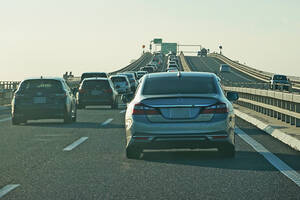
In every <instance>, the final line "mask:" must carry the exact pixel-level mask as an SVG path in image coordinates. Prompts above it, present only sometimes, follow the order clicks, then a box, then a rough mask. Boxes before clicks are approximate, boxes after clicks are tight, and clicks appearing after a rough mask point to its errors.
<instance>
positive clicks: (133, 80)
mask: <svg viewBox="0 0 300 200" xmlns="http://www.w3.org/2000/svg"><path fill="white" fill-rule="evenodd" d="M118 74H120V75H125V76H127V78H128V80H129V83H130V89H131V91H132V92H135V89H136V88H137V86H138V81H137V80H136V78H135V76H136V75H135V73H134V72H121V73H118Z"/></svg>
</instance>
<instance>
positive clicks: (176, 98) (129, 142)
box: [125, 72, 238, 158]
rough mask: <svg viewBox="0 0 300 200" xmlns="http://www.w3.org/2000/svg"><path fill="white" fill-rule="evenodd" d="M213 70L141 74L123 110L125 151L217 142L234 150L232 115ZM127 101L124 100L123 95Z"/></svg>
mask: <svg viewBox="0 0 300 200" xmlns="http://www.w3.org/2000/svg"><path fill="white" fill-rule="evenodd" d="M237 99H238V94H237V93H234V92H228V93H227V96H225V94H224V92H223V90H222V88H221V85H220V82H219V79H218V77H217V76H216V75H215V74H213V73H202V72H170V73H166V72H165V73H153V74H147V75H145V76H144V77H143V78H142V80H141V83H140V85H139V87H138V89H137V91H136V95H135V97H134V98H133V100H132V101H131V102H130V103H129V104H128V106H127V110H126V115H125V127H126V156H127V158H139V157H140V155H141V153H142V151H143V150H144V149H177V148H188V149H195V148H218V150H219V151H221V153H223V154H224V155H225V156H228V157H233V156H234V155H235V134H234V126H235V115H234V112H233V106H232V104H231V102H230V101H234V100H237ZM125 101H126V100H125Z"/></svg>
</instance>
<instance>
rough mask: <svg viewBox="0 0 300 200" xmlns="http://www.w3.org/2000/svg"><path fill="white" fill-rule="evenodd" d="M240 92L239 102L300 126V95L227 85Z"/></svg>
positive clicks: (227, 88)
mask: <svg viewBox="0 0 300 200" xmlns="http://www.w3.org/2000/svg"><path fill="white" fill-rule="evenodd" d="M223 88H224V90H225V91H235V92H238V93H239V96H240V98H239V100H238V101H237V102H236V103H237V104H239V105H241V106H244V107H247V108H250V109H252V110H254V111H256V112H260V113H263V114H265V115H268V116H271V117H274V118H276V119H278V120H281V121H284V122H286V123H289V124H291V125H295V126H296V127H300V95H299V94H293V93H288V92H279V91H272V90H263V89H254V88H241V87H227V86H223Z"/></svg>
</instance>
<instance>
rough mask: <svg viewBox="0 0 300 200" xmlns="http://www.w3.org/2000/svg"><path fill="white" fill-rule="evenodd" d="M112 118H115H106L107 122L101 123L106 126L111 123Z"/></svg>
mask: <svg viewBox="0 0 300 200" xmlns="http://www.w3.org/2000/svg"><path fill="white" fill-rule="evenodd" d="M112 120H114V119H113V118H109V119H108V120H106V121H105V122H103V123H102V124H101V126H106V125H107V124H109V123H110V122H111V121H112Z"/></svg>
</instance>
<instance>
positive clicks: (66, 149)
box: [63, 137, 88, 151]
mask: <svg viewBox="0 0 300 200" xmlns="http://www.w3.org/2000/svg"><path fill="white" fill-rule="evenodd" d="M87 139H88V137H82V138H80V139H79V140H76V141H75V142H74V143H72V144H70V145H69V146H67V147H66V148H64V149H63V150H64V151H71V150H72V149H74V148H75V147H77V146H78V145H80V144H81V143H83V142H84V141H86V140H87Z"/></svg>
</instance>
